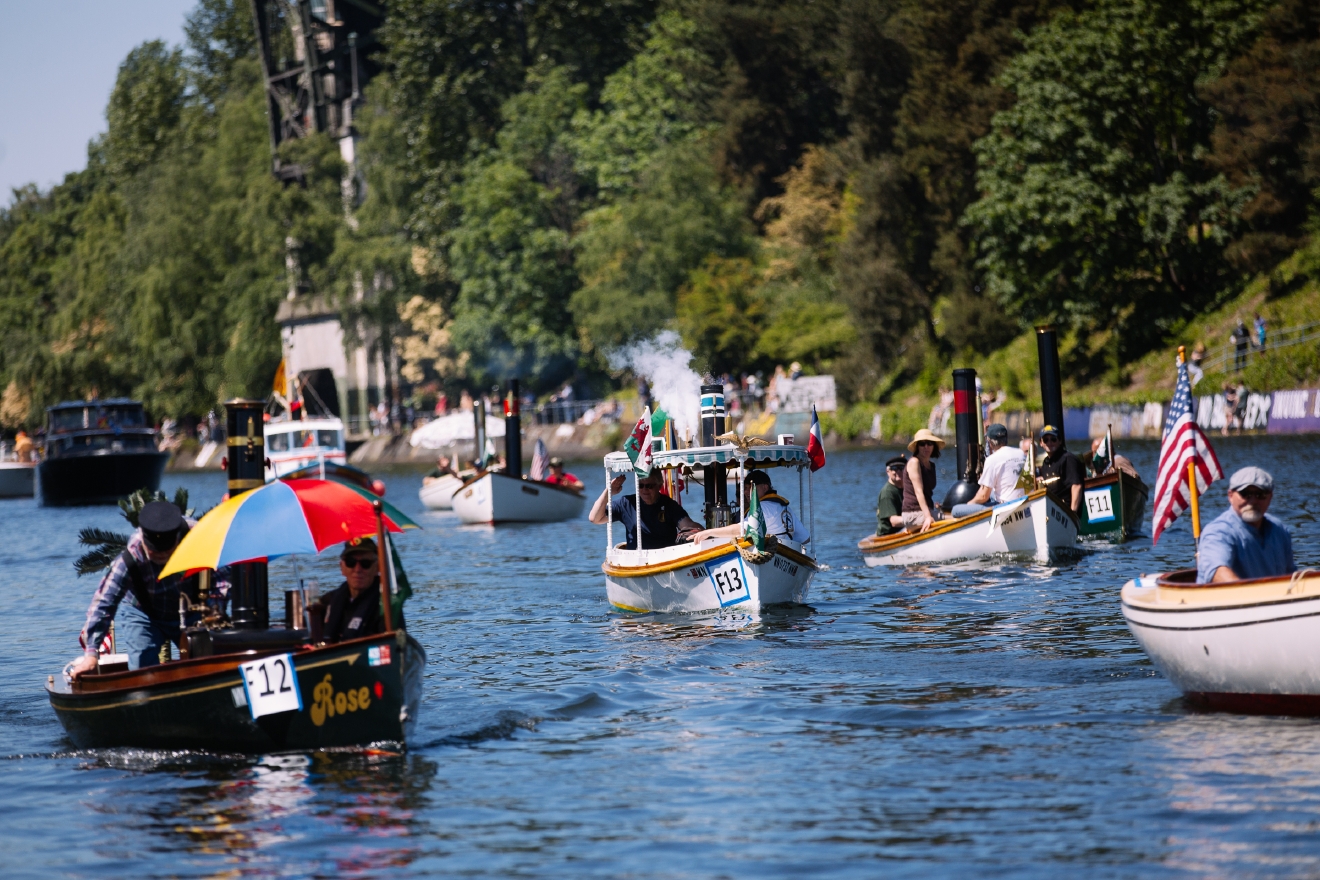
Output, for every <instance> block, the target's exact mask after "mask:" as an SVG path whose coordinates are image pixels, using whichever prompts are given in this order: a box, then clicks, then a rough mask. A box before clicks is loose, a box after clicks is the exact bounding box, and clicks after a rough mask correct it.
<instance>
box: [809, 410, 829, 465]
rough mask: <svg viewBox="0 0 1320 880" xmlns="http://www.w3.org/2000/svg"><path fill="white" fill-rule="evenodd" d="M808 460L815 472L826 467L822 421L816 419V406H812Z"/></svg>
mask: <svg viewBox="0 0 1320 880" xmlns="http://www.w3.org/2000/svg"><path fill="white" fill-rule="evenodd" d="M807 458H809V459H810V460H811V470H812V471H813V472H815V471H818V470H820V469H821V468H823V467H825V442H824V440H823V439H822V437H821V433H820V419H818V418H816V404H814V403H813V404H812V405H811V434H810V436H809V437H808V438H807Z"/></svg>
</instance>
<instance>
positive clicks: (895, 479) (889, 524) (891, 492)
mask: <svg viewBox="0 0 1320 880" xmlns="http://www.w3.org/2000/svg"><path fill="white" fill-rule="evenodd" d="M906 466H907V456H906V455H895V456H894V457H893V458H891V459H889V461H887V462H885V485H884V487H883V488H882V489H881V490H880V498H879V500H878V501H876V504H875V534H876V536H877V537H880V538H883V537H885V536H886V535H894V534H897V533H898V532H901V531H903V468H905V467H906Z"/></svg>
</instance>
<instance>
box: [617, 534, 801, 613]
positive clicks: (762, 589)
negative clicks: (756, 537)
mask: <svg viewBox="0 0 1320 880" xmlns="http://www.w3.org/2000/svg"><path fill="white" fill-rule="evenodd" d="M603 568H604V570H605V594H606V596H607V598H608V599H609V602H610V604H611V605H613V606H614V607H615V608H618V609H619V610H621V611H641V612H661V613H671V612H698V611H717V610H721V609H733V610H738V611H755V610H757V609H759V608H761V607H762V606H764V605H779V604H784V603H790V602H791V603H798V604H801V603H804V602H806V600H807V590H808V588H809V587H810V586H811V578H812V576H813V575H814V574H815V573H816V565H815V562H814V561H813V560H811V558H810V557H808V556H806V555H805V554H804V553H802V552H800V551H797V550H793V549H791V548H790V549H789V550H787V551H785V550H784V549H783V548H779V549H777V550H776V551H775V553H774V555H773V556H772V557H771V558H770V559H768V560H767V561H765V562H762V563H760V564H757V563H753V562H749V561H748V560H746V559H744V558H743V557H742V555H741V554H740V553H739V551H738V549H737V547H735V546H734V545H733V544H731V543H728V542H727V541H714V542H709V543H707V544H706V545H705V547H704V548H698V547H694V546H692V545H690V544H686V545H679V546H677V547H668V548H665V549H663V550H620V549H615V550H613V551H611V552H610V555H609V560H608V561H607V562H606V563H605V565H604V566H603Z"/></svg>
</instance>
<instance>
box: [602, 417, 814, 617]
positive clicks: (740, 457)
mask: <svg viewBox="0 0 1320 880" xmlns="http://www.w3.org/2000/svg"><path fill="white" fill-rule="evenodd" d="M721 409H722V403H721ZM810 464H811V462H810V460H809V459H808V458H807V450H806V449H805V448H804V447H802V446H756V447H752V448H750V449H748V450H746V451H743V450H740V449H738V448H737V447H735V446H732V445H728V446H715V447H695V448H688V449H673V450H668V451H661V452H656V453H654V456H653V459H652V468H653V469H657V470H662V471H663V470H668V469H672V468H687V469H697V468H701V469H704V468H706V467H709V466H719V467H720V468H721V469H722V468H724V467H730V468H733V467H736V468H738V469H739V477H741V476H742V473H741V472H742V471H743V470H745V469H747V468H749V467H754V468H757V469H761V468H770V467H791V468H795V469H797V470H798V472H799V473H801V472H802V471H803V470H804V469H806V468H808V467H810ZM632 469H633V465H632V461H631V460H630V459H629V458H628V456H627V454H625V453H622V452H612V453H610V454H609V455H608V456H606V457H605V470H606V472H607V473H606V485H607V486H608V485H609V478H610V477H613V476H616V475H618V474H620V473H624V474H627V473H631V472H632ZM721 477H722V472H721ZM737 485H741V479H740V480H739V481H738V483H736V484H735V487H736V486H737ZM799 485H800V482H799ZM734 491H735V493H736V492H737V489H736V488H735V490H734ZM735 497H736V495H735ZM802 500H803V499H802V498H801V492H799V504H798V510H799V511H801V510H802V506H803V505H802ZM606 535H607V537H606V552H605V562H604V564H603V565H602V566H601V568H602V569H603V570H604V572H605V594H606V597H607V598H608V599H609V602H610V604H611V605H613V606H614V607H615V608H618V609H619V610H621V611H639V612H661V613H670V612H698V611H718V610H720V609H723V608H735V609H737V610H739V611H749V612H753V611H756V610H758V609H759V608H761V607H762V606H765V605H778V604H783V603H789V602H793V603H798V604H801V603H804V602H806V601H807V590H808V589H809V588H810V586H811V578H812V577H813V576H814V575H815V573H816V571H817V570H818V569H819V566H818V565H817V564H816V560H815V559H814V558H813V556H812V555H811V553H810V551H808V550H807V548H806V547H805V546H804V545H802V544H798V543H795V542H793V541H790V540H788V539H787V538H785V537H783V536H780V537H778V538H768V539H767V540H766V547H765V551H764V552H757V551H756V550H755V549H754V548H753V547H752V545H751V544H750V543H749V542H747V541H746V540H742V539H738V540H734V539H730V538H711V539H708V540H706V541H704V542H702V544H700V545H696V544H690V543H688V544H676V545H675V546H673V547H663V548H659V549H655V550H640V549H636V548H630V547H627V546H624V545H618V546H615V545H614V543H613V542H614V524H613V522H610V523H609V524H608V525H607V527H606Z"/></svg>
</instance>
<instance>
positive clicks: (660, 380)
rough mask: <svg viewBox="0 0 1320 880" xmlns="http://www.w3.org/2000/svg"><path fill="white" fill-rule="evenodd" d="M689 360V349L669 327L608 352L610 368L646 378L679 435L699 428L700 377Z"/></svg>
mask: <svg viewBox="0 0 1320 880" xmlns="http://www.w3.org/2000/svg"><path fill="white" fill-rule="evenodd" d="M691 363H692V352H690V351H688V350H687V349H685V348H683V346H682V344H681V343H680V342H679V338H678V334H677V333H675V332H674V331H673V330H665V331H664V332H662V333H660V334H659V335H657V336H656V337H655V338H654V339H645V340H642V341H641V342H634V343H633V344H631V345H628V346H625V347H624V348H621V349H619V350H618V351H616V352H614V353H613V354H611V355H610V366H611V367H612V368H613V369H615V370H623V369H629V370H632V371H633V373H634V374H636V375H638V376H644V377H645V378H646V381H647V382H648V383H649V384H650V386H651V396H652V397H653V398H655V402H656V403H657V404H658V405H659V406H660V407H661V408H663V409H664V411H665V412H667V413H669V417H670V418H671V419H673V420H674V427H675V428H677V430H678V436H680V437H683V436H685V435H687V434H689V433H690V434H692V435H699V434H700V431H701V377H700V376H698V375H697V373H696V372H695V371H694V370H693V369H692V367H691V366H690V364H691Z"/></svg>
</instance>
